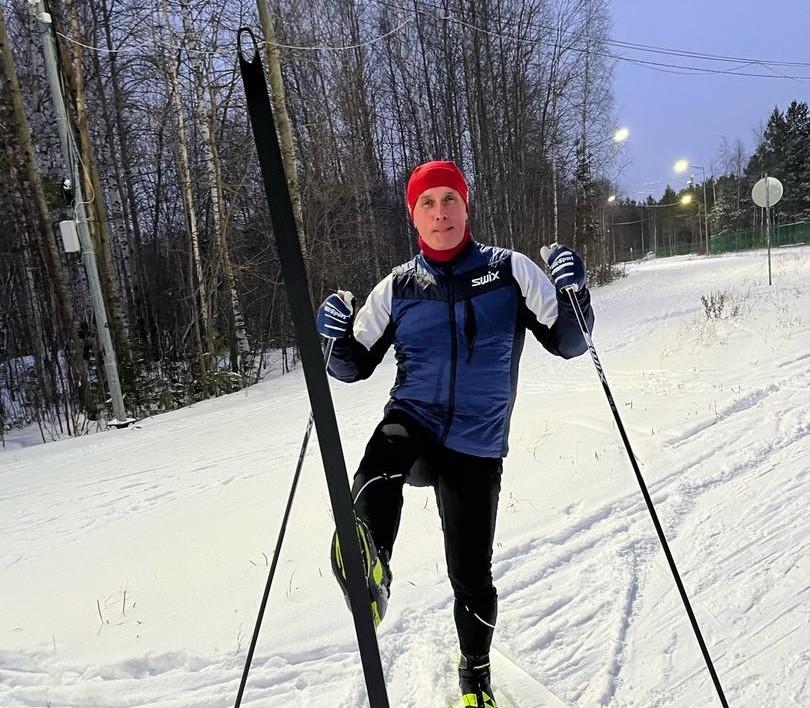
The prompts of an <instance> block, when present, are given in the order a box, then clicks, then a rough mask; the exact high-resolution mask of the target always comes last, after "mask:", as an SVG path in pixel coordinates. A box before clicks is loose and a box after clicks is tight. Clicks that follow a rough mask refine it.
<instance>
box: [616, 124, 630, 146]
mask: <svg viewBox="0 0 810 708" xmlns="http://www.w3.org/2000/svg"><path fill="white" fill-rule="evenodd" d="M629 137H630V129H629V128H626V127H621V128H619V129H618V130H617V131H616V132H615V133H613V142H614V143H623V142H624V141H625V140H627V138H629Z"/></svg>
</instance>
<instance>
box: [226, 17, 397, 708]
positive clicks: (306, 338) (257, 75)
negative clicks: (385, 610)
mask: <svg viewBox="0 0 810 708" xmlns="http://www.w3.org/2000/svg"><path fill="white" fill-rule="evenodd" d="M243 35H247V36H248V37H250V45H251V46H250V47H249V50H248V51H249V53H252V59H250V60H248V59H247V58H246V57H245V53H244V50H243V47H242V38H243ZM238 54H239V67H240V70H241V72H242V80H243V82H244V85H245V96H246V98H247V107H248V113H249V115H250V123H251V126H252V127H253V137H254V138H255V140H256V150H257V152H258V156H259V164H260V166H261V171H262V177H263V179H264V188H265V192H266V194H267V201H268V204H269V205H270V216H271V219H272V222H273V232H274V234H275V239H276V244H277V248H278V255H279V260H280V261H281V270H282V273H283V276H284V282H285V283H286V286H287V297H288V300H289V304H290V311H291V313H292V316H293V323H294V325H295V335H296V339H297V342H298V347H299V349H300V352H301V362H302V364H303V367H304V376H305V378H306V384H307V391H308V393H309V401H310V405H311V406H312V416H313V419H314V420H315V429H316V430H317V432H318V443H319V445H320V448H321V457H322V458H323V466H324V472H325V473H326V483H327V487H328V488H329V497H330V499H331V503H332V510H333V512H334V515H335V526H336V527H337V534H338V538H339V539H340V544H341V547H342V548H343V549H345V550H344V563H345V566H346V575H347V583H348V592H349V602H350V605H351V610H352V616H353V618H354V627H355V631H356V633H357V644H358V646H359V649H360V659H361V661H362V664H363V673H364V674H365V680H366V688H367V690H368V698H369V703H370V705H371V708H388V696H387V694H386V690H385V679H384V677H383V671H382V662H381V661H380V652H379V649H378V647H377V635H376V633H375V631H374V622H373V620H372V616H371V605H370V598H369V591H368V586H367V585H366V583H365V579H364V570H363V562H362V558H361V552H360V545H359V543H358V539H357V532H356V530H355V516H354V507H353V505H352V497H351V492H350V489H349V483H348V477H347V474H346V463H345V461H344V458H343V448H342V446H341V443H340V435H339V433H338V427H337V420H336V418H335V409H334V406H333V404H332V396H331V393H330V390H329V383H328V381H327V378H326V372H325V371H324V367H323V354H322V352H321V346H320V341H319V338H318V333H317V330H316V328H315V317H314V315H313V309H312V301H311V299H310V295H309V286H308V281H307V274H306V269H305V267H304V258H303V256H302V254H301V245H300V242H299V238H298V231H297V229H296V226H295V218H294V216H293V209H292V202H291V201H290V193H289V190H288V188H287V178H286V176H285V174H284V164H283V161H282V157H281V149H280V147H279V142H278V136H277V134H276V127H275V120H274V118H273V110H272V107H271V105H270V98H269V95H268V91H267V83H266V81H265V77H264V69H263V67H262V62H261V59H260V57H259V52H258V45H257V43H256V39H255V37H254V35H253V33H252V32H251V31H250V30H249V29H247V28H242V29H240V30H239V41H238Z"/></svg>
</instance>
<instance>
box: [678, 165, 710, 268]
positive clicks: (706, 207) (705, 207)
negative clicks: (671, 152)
mask: <svg viewBox="0 0 810 708" xmlns="http://www.w3.org/2000/svg"><path fill="white" fill-rule="evenodd" d="M690 167H691V168H692V169H694V170H700V171H701V172H702V173H703V211H704V218H705V221H706V223H705V227H706V255H707V256H708V255H709V202H708V201H706V168H705V167H702V166H701V165H690V164H689V160H686V159H681V160H678V161H677V162H676V163H675V172H678V173H680V172H686V170H687V169H688V168H690ZM698 211H699V210H698Z"/></svg>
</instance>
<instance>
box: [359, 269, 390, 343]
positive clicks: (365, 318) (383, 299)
mask: <svg viewBox="0 0 810 708" xmlns="http://www.w3.org/2000/svg"><path fill="white" fill-rule="evenodd" d="M393 283H394V275H393V273H389V274H388V275H387V276H386V277H385V278H383V279H382V280H381V281H380V282H379V283H377V284H376V285H375V286H374V289H373V290H372V291H371V292H370V293H369V295H368V298H367V299H366V302H365V304H364V305H363V307H361V308H360V310H358V312H357V315H356V316H355V318H354V338H355V339H356V340H357V341H358V342H360V344H362V345H363V346H364V347H365V348H366V349H368V350H369V351H370V350H371V347H373V346H374V343H375V342H376V341H377V340H378V339H379V338H380V337H382V334H383V332H385V328H386V327H388V323H389V322H390V321H391V298H392V293H393Z"/></svg>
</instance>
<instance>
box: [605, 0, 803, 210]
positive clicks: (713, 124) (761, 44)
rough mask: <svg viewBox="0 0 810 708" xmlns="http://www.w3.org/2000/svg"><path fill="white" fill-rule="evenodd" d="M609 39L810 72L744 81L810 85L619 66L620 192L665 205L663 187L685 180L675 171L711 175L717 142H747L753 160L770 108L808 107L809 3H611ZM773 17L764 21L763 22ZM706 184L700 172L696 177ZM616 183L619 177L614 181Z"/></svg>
mask: <svg viewBox="0 0 810 708" xmlns="http://www.w3.org/2000/svg"><path fill="white" fill-rule="evenodd" d="M610 10H611V14H612V17H613V33H612V38H613V39H615V40H619V41H623V42H633V43H636V44H646V45H656V46H660V47H667V48H676V49H684V50H689V51H693V52H701V53H706V54H717V55H726V56H735V57H743V58H752V59H766V60H770V61H801V62H807V63H808V66H806V67H779V66H773V67H770V68H768V67H763V66H759V65H752V66H750V67H747V68H745V69H744V71H748V72H752V73H760V74H768V73H778V74H790V75H797V76H806V77H808V78H807V80H806V81H803V82H800V81H794V80H790V79H776V78H773V79H770V78H769V79H757V78H741V77H736V76H724V75H680V74H672V73H663V72H661V71H654V70H651V69H648V68H643V67H641V66H637V65H634V64H630V63H628V62H625V61H619V62H617V64H616V67H615V70H614V77H615V81H614V88H615V101H616V106H615V107H616V115H617V118H618V120H619V121H620V122H621V123H623V124H625V125H627V126H628V127H629V128H630V131H631V135H630V139H629V140H628V143H627V146H626V155H625V158H624V160H623V162H626V161H628V160H629V161H631V164H629V165H627V166H626V167H624V169H623V170H622V171H621V173H620V175H619V177H618V183H619V192H620V193H622V194H625V195H627V196H631V197H633V198H641V197H642V196H643V195H641V194H638V193H637V192H638V191H639V190H646V191H649V192H652V194H653V195H655V196H659V195H660V193H661V192H662V191H663V188H664V186H665V183H666V182H667V181H669V182H670V183H671V184H672V185H673V186H674V187H678V186H682V185H683V183H684V182H685V180H686V177H684V176H679V175H675V174H674V172H673V170H672V165H673V163H674V162H675V160H676V159H678V158H680V157H686V158H688V159H689V160H690V162H691V163H693V164H695V165H703V166H704V167H705V168H706V173H707V174H709V172H710V168H711V167H712V165H713V164H715V163H716V162H717V154H718V150H719V147H720V141H721V138H722V137H723V136H725V137H726V138H727V139H728V140H729V141H733V140H734V139H735V138H740V139H742V141H743V142H744V144H745V146H746V149H747V150H748V151H749V152H750V151H751V150H752V149H753V147H754V130H755V128H756V127H757V125H758V124H759V123H760V122H761V121H763V120H765V119H766V118H767V116H768V115H769V114H770V112H771V111H772V110H773V107H774V106H776V105H778V106H780V108H782V109H784V108H785V107H786V106H787V105H788V103H789V102H790V101H791V100H801V101H806V102H810V40H808V37H810V0H778V2H774V1H773V0H771V2H760V1H756V2H755V1H754V0H702V1H701V2H699V1H697V0H680V1H679V2H661V1H660V0H650V1H648V2H644V1H643V0H611V2H610ZM766 13H767V14H766ZM610 50H611V52H613V53H618V54H623V55H627V56H630V57H633V58H639V59H644V60H647V61H656V62H665V63H671V64H681V65H692V66H695V65H699V66H710V67H712V68H723V69H729V68H732V67H738V66H740V64H721V63H718V62H698V61H697V60H695V59H691V58H684V57H674V56H665V55H656V54H648V53H641V52H630V51H628V50H627V49H624V48H621V47H615V46H613V47H611V48H610ZM694 172H695V173H696V177H697V178H698V179H700V177H701V173H700V170H695V171H694ZM608 176H609V177H612V176H613V175H608Z"/></svg>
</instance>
